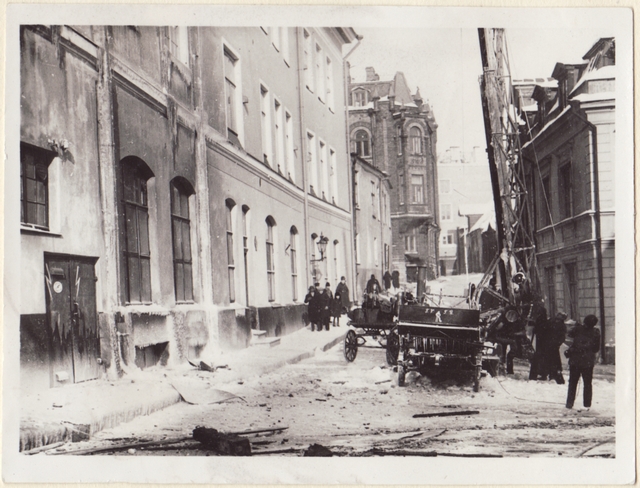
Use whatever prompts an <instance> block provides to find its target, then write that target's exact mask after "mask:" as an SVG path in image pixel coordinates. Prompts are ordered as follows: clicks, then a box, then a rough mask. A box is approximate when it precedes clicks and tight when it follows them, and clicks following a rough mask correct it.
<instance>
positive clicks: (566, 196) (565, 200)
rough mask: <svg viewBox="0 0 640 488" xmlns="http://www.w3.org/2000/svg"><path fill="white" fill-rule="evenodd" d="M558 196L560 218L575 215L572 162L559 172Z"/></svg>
mask: <svg viewBox="0 0 640 488" xmlns="http://www.w3.org/2000/svg"><path fill="white" fill-rule="evenodd" d="M558 185H559V188H558V194H559V197H560V198H559V200H560V202H559V203H560V218H561V219H566V218H569V217H571V216H572V215H573V191H572V188H571V162H568V163H566V164H564V165H562V166H561V167H560V169H559V170H558Z"/></svg>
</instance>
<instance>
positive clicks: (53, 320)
mask: <svg viewBox="0 0 640 488" xmlns="http://www.w3.org/2000/svg"><path fill="white" fill-rule="evenodd" d="M44 261H45V263H44V267H45V269H44V275H45V288H46V289H45V293H46V300H47V327H48V337H49V341H50V348H49V351H50V378H51V386H61V385H63V384H67V383H79V382H81V381H87V380H92V379H96V378H98V375H99V373H100V365H99V364H98V357H99V355H100V336H99V330H98V320H97V319H98V317H97V311H96V274H95V262H96V259H95V258H85V257H81V256H66V255H49V254H45V259H44Z"/></svg>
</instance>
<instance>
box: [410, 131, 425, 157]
mask: <svg viewBox="0 0 640 488" xmlns="http://www.w3.org/2000/svg"><path fill="white" fill-rule="evenodd" d="M409 139H410V140H411V144H410V146H411V154H422V131H421V130H420V128H418V127H411V129H409Z"/></svg>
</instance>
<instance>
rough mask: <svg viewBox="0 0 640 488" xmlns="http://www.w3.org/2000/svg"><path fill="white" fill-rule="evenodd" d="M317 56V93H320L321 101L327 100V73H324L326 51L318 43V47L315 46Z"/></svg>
mask: <svg viewBox="0 0 640 488" xmlns="http://www.w3.org/2000/svg"><path fill="white" fill-rule="evenodd" d="M315 57H316V66H315V68H316V73H315V75H316V88H317V90H316V91H317V93H318V98H319V99H320V101H321V102H324V101H325V96H326V93H325V90H326V88H325V84H326V83H325V81H326V80H325V74H324V63H325V60H324V51H323V50H322V48H321V47H320V44H317V43H316V47H315Z"/></svg>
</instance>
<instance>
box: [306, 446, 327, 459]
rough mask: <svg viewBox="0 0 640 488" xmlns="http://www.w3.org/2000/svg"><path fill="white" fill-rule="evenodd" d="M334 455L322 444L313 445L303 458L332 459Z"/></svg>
mask: <svg viewBox="0 0 640 488" xmlns="http://www.w3.org/2000/svg"><path fill="white" fill-rule="evenodd" d="M332 456H333V453H332V452H331V451H330V450H329V449H327V448H326V447H324V446H322V445H320V444H311V445H310V446H309V447H308V448H307V449H306V450H305V451H304V454H303V457H332Z"/></svg>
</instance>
